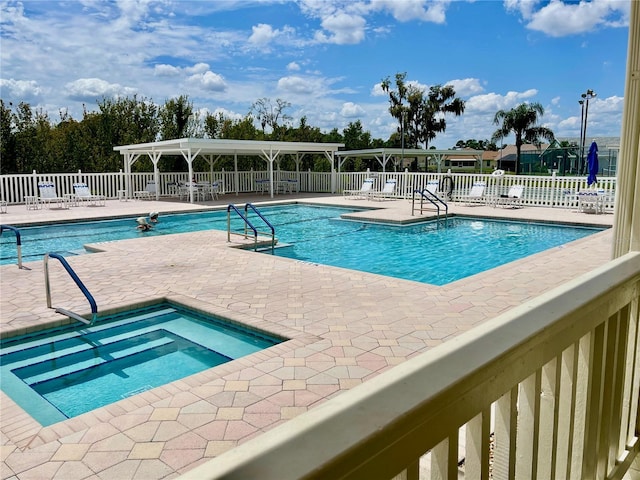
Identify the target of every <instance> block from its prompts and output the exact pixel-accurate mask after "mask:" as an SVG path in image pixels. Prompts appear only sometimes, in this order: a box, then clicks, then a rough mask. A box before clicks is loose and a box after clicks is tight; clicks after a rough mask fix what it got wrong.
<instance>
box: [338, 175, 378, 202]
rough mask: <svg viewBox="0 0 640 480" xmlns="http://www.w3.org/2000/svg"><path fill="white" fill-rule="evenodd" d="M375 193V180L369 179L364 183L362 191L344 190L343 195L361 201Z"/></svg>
mask: <svg viewBox="0 0 640 480" xmlns="http://www.w3.org/2000/svg"><path fill="white" fill-rule="evenodd" d="M372 191H373V178H367V179H366V180H365V181H364V182H363V183H362V187H360V190H343V192H342V194H343V195H344V197H345V198H352V199H359V198H368V197H369V194H370V193H371V192H372Z"/></svg>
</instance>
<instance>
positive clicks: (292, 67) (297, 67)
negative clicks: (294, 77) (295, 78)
mask: <svg viewBox="0 0 640 480" xmlns="http://www.w3.org/2000/svg"><path fill="white" fill-rule="evenodd" d="M287 70H289V71H290V72H297V71H299V70H300V65H299V64H298V63H297V62H289V63H288V64H287Z"/></svg>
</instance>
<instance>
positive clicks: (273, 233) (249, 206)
mask: <svg viewBox="0 0 640 480" xmlns="http://www.w3.org/2000/svg"><path fill="white" fill-rule="evenodd" d="M249 209H251V211H253V212H254V213H255V214H256V215H258V217H260V219H261V220H262V221H263V222H264V223H265V225H266V226H267V227H268V228H269V230H270V231H271V253H273V249H274V248H275V246H276V229H275V228H274V226H273V225H272V224H271V222H270V221H269V220H267V219H266V218H265V216H264V215H262V213H260V212H259V211H258V209H257V208H256V207H255V206H254V205H253V204H252V203H247V204H246V205H245V206H244V215H245V217H246V218H249V215H248V213H249Z"/></svg>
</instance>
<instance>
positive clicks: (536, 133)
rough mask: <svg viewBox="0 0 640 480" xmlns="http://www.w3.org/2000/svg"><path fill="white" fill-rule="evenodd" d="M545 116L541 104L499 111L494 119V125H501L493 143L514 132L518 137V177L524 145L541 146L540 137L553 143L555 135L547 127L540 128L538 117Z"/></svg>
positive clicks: (524, 104) (493, 138)
mask: <svg viewBox="0 0 640 480" xmlns="http://www.w3.org/2000/svg"><path fill="white" fill-rule="evenodd" d="M543 115H544V108H543V107H542V105H541V104H539V103H523V104H521V105H518V106H517V107H515V108H512V109H511V110H508V111H505V110H499V111H498V112H496V115H495V117H494V118H493V123H495V124H496V125H500V123H502V125H501V127H500V128H498V130H496V131H495V132H494V133H493V136H492V137H491V141H493V142H497V141H498V140H500V139H502V138H504V137H506V136H508V135H510V134H511V133H512V132H513V133H514V134H515V136H516V169H515V170H516V175H517V174H518V173H519V168H520V149H521V147H522V144H523V143H525V142H526V143H533V144H534V145H540V137H542V138H544V139H546V140H548V141H549V142H552V141H553V140H554V139H555V135H554V134H553V132H552V131H551V130H549V129H548V128H547V127H538V126H536V124H537V123H538V117H542V116H543Z"/></svg>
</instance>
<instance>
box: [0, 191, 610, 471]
mask: <svg viewBox="0 0 640 480" xmlns="http://www.w3.org/2000/svg"><path fill="white" fill-rule="evenodd" d="M301 199H304V201H311V202H316V203H325V204H332V205H336V204H347V205H358V206H370V207H375V208H377V209H378V210H376V211H375V212H370V213H367V214H366V215H362V214H359V215H360V216H370V217H375V218H377V219H386V220H388V221H405V220H408V219H411V215H410V213H411V211H410V210H411V205H410V203H409V202H407V201H406V200H395V201H385V202H369V201H366V200H345V199H343V198H342V197H341V196H340V197H338V196H322V197H318V196H315V197H313V198H311V197H309V198H303V196H295V195H288V196H281V197H278V198H277V200H280V201H293V200H301ZM264 200H268V198H266V197H260V196H258V197H246V198H245V197H243V198H236V197H231V196H227V197H226V198H222V199H221V200H219V201H217V202H208V203H207V204H200V205H190V204H186V203H178V202H166V201H161V202H155V201H130V202H117V201H108V202H107V206H106V207H95V208H93V207H86V206H79V207H72V208H70V209H69V210H59V211H58V210H46V209H45V210H39V211H26V209H25V208H24V206H10V207H9V211H8V213H7V214H3V215H2V216H1V217H0V221H1V222H2V223H3V224H12V225H14V224H15V225H19V224H21V223H24V222H46V221H59V220H66V219H76V218H85V217H104V216H111V215H123V216H130V217H131V218H135V216H137V215H140V214H146V213H148V212H149V211H152V210H158V211H161V212H167V211H181V210H193V209H202V208H210V207H213V206H223V205H226V204H227V203H229V202H234V203H245V202H247V201H255V202H256V204H257V203H258V202H259V201H264ZM451 210H452V211H453V213H458V214H471V215H479V216H499V217H504V218H522V219H539V220H542V219H544V220H547V221H558V222H561V221H563V222H576V223H583V224H594V223H597V224H600V225H610V224H611V223H612V221H613V215H611V214H606V215H588V214H584V213H576V212H573V211H571V210H565V209H559V208H558V209H543V208H521V209H500V208H491V207H484V206H479V207H463V206H458V205H452V206H451ZM132 225H133V223H132ZM132 228H133V227H132ZM611 239H612V234H611V231H610V230H607V231H605V232H600V233H597V234H595V235H592V236H590V237H588V238H584V239H582V240H578V241H575V242H572V243H570V244H567V245H564V246H561V247H558V248H554V249H551V250H548V251H546V252H542V253H540V254H537V255H533V256H531V257H528V258H525V259H522V260H519V261H516V262H512V263H510V264H508V265H505V266H502V267H499V268H496V269H494V270H491V271H488V272H485V273H482V274H478V275H475V276H473V277H469V278H467V279H463V280H460V281H458V282H454V283H451V284H449V285H446V286H442V287H436V286H432V285H427V284H421V283H416V282H411V281H405V280H399V279H394V278H389V277H383V276H379V275H373V274H367V273H362V272H356V271H352V270H346V269H341V268H333V267H326V266H322V265H313V264H309V263H305V262H299V261H295V260H291V259H285V258H278V257H273V256H271V255H264V254H255V253H253V252H250V251H244V250H239V249H235V248H229V246H228V244H227V242H226V232H216V231H206V232H196V233H187V234H179V235H166V236H160V237H153V238H136V239H132V240H124V241H120V242H113V243H109V244H102V245H100V248H101V249H103V250H104V251H103V252H102V253H99V254H92V255H81V256H76V257H69V258H67V260H68V262H69V263H70V264H71V266H72V267H73V268H74V270H75V271H76V272H77V273H78V275H79V276H80V278H81V279H82V280H83V282H84V283H85V284H86V285H87V287H88V288H89V290H90V291H91V292H92V293H93V294H94V296H95V297H96V301H97V303H98V306H99V308H100V310H101V311H105V310H117V309H121V308H125V307H128V308H129V307H135V306H139V305H143V304H148V303H149V302H152V301H154V300H156V299H160V298H168V299H172V300H175V301H177V302H179V303H182V304H185V305H187V306H190V307H193V308H196V309H200V310H203V311H206V312H210V313H212V314H214V315H217V316H220V317H223V318H228V319H230V320H233V321H238V322H242V323H244V324H248V325H250V326H253V327H256V328H260V329H264V330H267V331H269V332H273V333H276V334H278V335H282V336H284V337H286V338H289V339H290V340H288V341H286V342H284V343H281V344H279V345H277V346H274V347H272V348H269V349H267V350H264V351H261V352H258V353H255V354H253V355H250V356H247V357H244V358H241V359H238V360H235V361H232V362H229V363H227V364H224V365H221V366H219V367H216V368H213V369H210V370H207V371H205V372H202V373H199V374H196V375H192V376H190V377H187V378H185V379H182V380H179V381H176V382H173V383H171V384H168V385H165V386H163V387H159V388H155V389H153V390H149V391H147V392H144V393H141V394H139V395H135V396H133V397H129V398H127V399H124V400H121V401H119V402H117V403H114V404H112V405H109V406H106V407H103V408H100V409H97V410H94V411H92V412H89V413H86V414H83V415H80V416H78V417H75V418H72V419H69V420H67V421H64V422H60V423H58V424H54V425H52V426H49V427H44V428H43V427H41V426H40V425H39V424H38V423H37V422H36V421H35V420H34V419H32V418H31V417H30V416H29V415H28V414H26V413H25V412H24V411H23V410H22V409H21V408H20V407H18V406H17V405H16V404H15V403H14V402H13V401H12V400H11V399H10V398H9V397H8V396H6V395H5V394H4V393H0V400H1V406H0V420H1V437H0V455H1V460H2V469H1V475H0V478H1V479H2V480H4V479H32V478H61V479H65V480H66V479H69V480H73V479H114V478H118V479H128V478H132V479H135V478H145V479H164V478H172V477H176V476H178V475H179V474H180V473H181V472H185V471H187V470H189V469H191V468H193V467H194V466H196V465H198V464H199V463H201V462H203V461H206V460H208V459H209V458H212V457H214V456H217V455H219V454H221V453H223V452H224V451H226V450H228V449H230V448H233V447H234V446H236V445H238V444H239V443H241V442H244V441H246V440H248V439H250V438H253V437H255V436H256V435H260V434H261V433H262V432H264V431H266V430H268V429H270V428H273V427H275V426H277V425H279V424H281V423H283V422H286V421H287V420H288V419H291V418H293V417H295V416H297V415H300V414H301V413H304V412H305V411H307V410H308V409H310V408H313V407H314V406H315V405H318V404H319V403H321V402H324V401H326V400H327V399H329V398H332V397H333V396H335V395H338V394H340V392H341V391H344V390H347V389H350V388H353V387H355V386H357V385H359V384H360V383H362V382H365V381H367V380H368V379H370V378H372V377H373V376H375V375H378V374H379V373H380V372H382V371H385V370H387V369H389V368H393V366H394V365H397V364H399V363H402V362H404V361H405V360H407V359H408V358H410V357H412V356H415V355H419V354H420V353H421V352H424V351H425V350H427V349H429V348H432V347H434V346H436V345H438V344H440V343H442V342H444V341H447V339H450V338H452V337H453V336H455V335H457V334H459V333H460V332H463V331H466V330H469V329H471V328H473V327H474V326H475V325H477V324H479V323H481V322H483V321H485V320H487V319H489V318H492V317H494V316H496V315H498V314H500V313H502V312H504V311H506V310H508V309H510V308H512V307H514V306H517V305H520V304H521V303H522V302H524V301H527V300H529V299H531V298H534V297H536V296H538V295H539V294H541V293H543V292H545V291H548V290H550V289H552V288H554V287H555V286H557V285H560V284H562V283H564V282H565V281H567V280H569V279H571V278H575V277H576V276H579V275H582V274H584V273H586V272H589V271H590V270H591V269H593V268H595V267H597V266H599V265H601V264H604V263H606V262H607V261H608V259H609V256H610V250H611ZM452 253H453V254H455V252H452ZM27 267H28V268H29V269H28V270H27V269H24V270H19V269H18V268H17V267H16V266H15V265H8V266H2V267H0V275H1V278H0V286H1V298H0V308H1V312H0V313H1V315H0V316H1V322H0V326H1V329H0V334H1V335H3V336H8V335H16V334H20V333H25V332H27V331H31V330H34V329H39V328H42V327H43V326H48V325H49V324H52V323H61V322H63V321H64V317H62V316H61V315H59V314H56V313H55V312H54V311H53V310H51V309H48V308H47V307H46V299H45V288H44V274H43V264H42V262H31V263H29V264H27ZM50 270H51V271H50V276H51V285H52V297H53V303H54V305H60V306H64V308H67V309H69V310H73V311H78V312H81V313H88V307H87V305H86V300H85V299H84V297H83V296H82V294H81V293H80V292H79V290H78V289H77V287H76V286H75V284H73V282H70V281H69V280H68V277H67V274H66V272H64V271H63V269H62V268H61V267H59V265H56V264H52V265H51V266H50Z"/></svg>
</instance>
